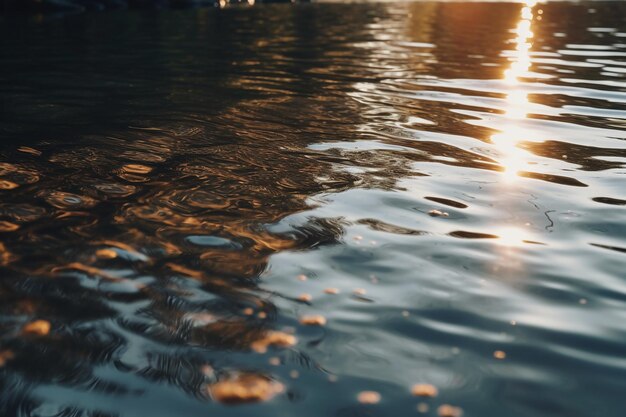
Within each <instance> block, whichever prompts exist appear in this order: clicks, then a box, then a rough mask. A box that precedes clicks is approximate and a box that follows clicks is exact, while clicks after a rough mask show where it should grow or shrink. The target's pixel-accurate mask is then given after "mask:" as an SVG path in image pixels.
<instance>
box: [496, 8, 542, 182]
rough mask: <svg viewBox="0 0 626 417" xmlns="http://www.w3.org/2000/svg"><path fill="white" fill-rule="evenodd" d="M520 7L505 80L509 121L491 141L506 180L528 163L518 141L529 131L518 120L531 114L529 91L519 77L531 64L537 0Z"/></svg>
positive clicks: (523, 74)
mask: <svg viewBox="0 0 626 417" xmlns="http://www.w3.org/2000/svg"><path fill="white" fill-rule="evenodd" d="M524 4H525V5H524V6H523V7H522V10H521V11H520V20H519V22H518V24H517V27H516V29H515V50H514V55H513V59H512V62H511V64H510V65H509V68H507V69H506V70H505V71H504V78H503V80H504V82H505V83H506V84H507V85H508V86H509V92H508V94H507V96H506V109H505V112H504V116H505V118H506V122H505V124H504V126H503V127H502V129H501V131H500V133H497V134H495V135H493V136H492V137H491V142H492V143H493V144H494V145H495V146H496V147H497V149H498V152H499V153H500V154H501V157H500V158H499V163H500V165H501V166H502V168H503V171H502V175H503V178H504V179H506V180H511V179H514V178H516V177H517V174H518V173H519V172H520V171H522V170H523V168H524V167H525V166H526V161H525V151H523V150H522V149H520V148H518V147H517V144H518V143H519V142H520V141H521V140H522V139H523V138H524V137H525V135H527V133H528V132H526V131H525V130H524V129H523V128H521V127H520V126H519V121H521V120H524V119H525V118H526V116H527V115H528V111H529V107H530V102H529V100H528V94H527V93H526V91H524V89H523V88H522V85H521V81H520V79H521V78H522V77H524V76H526V75H527V74H528V72H529V70H530V67H531V60H530V50H531V48H532V42H531V40H532V37H533V32H532V30H531V29H532V20H533V7H534V6H535V5H536V4H537V2H536V1H534V0H527V1H526V2H525V3H524Z"/></svg>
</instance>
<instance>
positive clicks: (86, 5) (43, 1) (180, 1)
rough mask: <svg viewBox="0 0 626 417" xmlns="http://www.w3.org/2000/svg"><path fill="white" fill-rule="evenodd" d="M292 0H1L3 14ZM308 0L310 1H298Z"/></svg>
mask: <svg viewBox="0 0 626 417" xmlns="http://www.w3.org/2000/svg"><path fill="white" fill-rule="evenodd" d="M294 2H296V1H292V0H257V1H256V2H249V1H247V0H226V1H224V0H222V1H220V0H0V14H5V13H7V14H8V13H21V14H55V13H82V12H85V11H103V10H115V9H125V8H130V9H167V8H172V9H181V8H193V7H223V6H224V5H236V4H246V5H247V4H255V3H294ZM297 2H298V3H308V2H309V0H297Z"/></svg>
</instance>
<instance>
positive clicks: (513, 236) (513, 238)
mask: <svg viewBox="0 0 626 417" xmlns="http://www.w3.org/2000/svg"><path fill="white" fill-rule="evenodd" d="M496 233H497V235H498V243H499V244H501V245H504V246H521V245H523V244H524V243H526V242H528V241H531V240H532V239H531V237H532V236H531V235H530V233H528V232H527V231H526V230H524V229H520V228H517V227H505V228H502V229H500V230H498V231H497V232H496Z"/></svg>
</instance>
